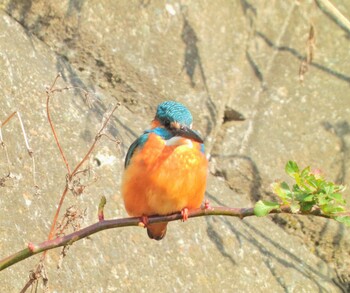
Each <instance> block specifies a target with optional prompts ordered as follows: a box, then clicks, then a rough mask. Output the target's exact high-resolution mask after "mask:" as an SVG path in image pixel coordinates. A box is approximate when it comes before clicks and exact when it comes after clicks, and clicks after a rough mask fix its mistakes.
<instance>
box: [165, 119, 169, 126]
mask: <svg viewBox="0 0 350 293" xmlns="http://www.w3.org/2000/svg"><path fill="white" fill-rule="evenodd" d="M164 126H165V127H167V128H168V127H170V121H169V120H168V119H166V120H165V121H164Z"/></svg>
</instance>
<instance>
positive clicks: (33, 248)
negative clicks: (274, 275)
mask: <svg viewBox="0 0 350 293" xmlns="http://www.w3.org/2000/svg"><path fill="white" fill-rule="evenodd" d="M270 214H293V213H292V211H291V209H290V207H289V206H281V207H280V208H279V209H275V210H272V211H270ZM214 215H215V216H231V217H238V218H240V219H243V218H245V217H250V216H254V208H228V207H208V208H207V209H202V208H199V209H194V210H190V211H189V213H188V217H189V218H195V217H202V216H214ZM298 215H313V216H319V217H324V218H332V216H330V215H325V214H323V213H322V211H321V210H320V209H314V210H312V211H310V212H307V213H298ZM347 215H349V214H347ZM176 220H182V215H181V213H175V214H171V215H168V216H152V217H149V218H148V221H149V224H153V223H160V222H172V221H176ZM127 226H140V218H137V217H133V218H123V219H113V220H100V221H98V222H97V223H95V224H92V225H90V226H88V227H85V228H83V229H81V230H79V231H76V232H73V233H71V234H68V235H66V236H63V237H58V238H56V239H52V240H48V241H44V242H41V243H39V244H33V243H30V244H29V245H28V247H27V248H25V249H23V250H21V251H18V252H17V253H15V254H13V255H11V256H9V257H7V258H5V259H3V260H1V261H0V271H1V270H4V269H5V268H7V267H9V266H12V265H14V264H16V263H18V262H20V261H22V260H24V259H26V258H28V257H31V256H33V255H35V254H38V253H40V252H44V251H48V250H50V249H53V248H57V247H61V246H65V245H71V244H72V243H74V242H76V241H78V240H81V239H83V238H86V237H88V236H90V235H92V234H95V233H97V232H100V231H103V230H107V229H113V228H121V227H127Z"/></svg>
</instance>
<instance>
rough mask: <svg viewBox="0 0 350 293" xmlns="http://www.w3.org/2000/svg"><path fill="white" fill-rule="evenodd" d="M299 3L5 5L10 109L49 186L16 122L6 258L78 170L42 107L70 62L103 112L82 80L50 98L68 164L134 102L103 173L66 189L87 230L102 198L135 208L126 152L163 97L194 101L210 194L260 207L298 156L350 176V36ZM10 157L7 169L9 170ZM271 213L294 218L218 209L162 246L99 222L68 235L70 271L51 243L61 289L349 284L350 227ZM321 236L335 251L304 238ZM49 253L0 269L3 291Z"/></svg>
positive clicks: (172, 233) (115, 209) (42, 227)
mask: <svg viewBox="0 0 350 293" xmlns="http://www.w3.org/2000/svg"><path fill="white" fill-rule="evenodd" d="M310 2H311V1H310ZM300 3H301V4H300V5H297V2H292V1H289V2H288V1H281V2H278V3H276V5H270V4H269V2H267V1H255V2H253V1H252V2H251V3H249V2H247V1H240V2H239V1H233V2H228V1H224V0H221V1H196V2H191V3H187V5H181V4H180V3H178V2H175V1H169V2H167V3H166V4H165V3H163V2H162V1H123V2H122V1H104V2H102V3H101V2H93V1H61V2H60V4H54V3H49V4H48V3H47V2H46V1H27V2H26V1H3V4H0V5H2V6H0V7H1V8H3V10H4V11H6V12H7V13H8V14H10V15H11V16H8V15H7V14H5V13H4V12H2V13H1V15H0V31H1V32H2V33H0V65H1V66H0V68H1V70H0V91H1V98H0V104H1V107H0V109H1V110H0V115H1V116H0V119H1V121H3V119H5V118H6V117H7V116H8V115H9V114H10V113H12V112H13V111H14V110H19V111H20V112H21V114H22V118H23V121H24V124H25V127H26V129H27V132H28V136H29V139H30V143H31V145H32V148H33V149H34V152H35V158H36V177H37V178H36V180H37V183H38V186H39V189H38V190H37V189H36V188H34V187H33V179H32V165H31V160H30V158H29V156H28V155H27V154H26V150H25V147H24V142H23V138H22V135H21V132H20V127H19V124H18V121H16V120H13V121H11V122H10V123H9V124H8V125H6V127H5V129H4V130H3V135H4V141H5V143H6V145H7V148H8V150H9V157H10V161H11V166H10V168H11V172H12V173H11V174H13V176H14V178H12V179H11V180H7V181H6V182H5V183H4V186H2V187H0V188H1V197H0V206H1V210H2V213H0V222H1V228H0V239H1V241H0V251H1V255H0V258H2V257H5V256H7V255H9V254H11V253H13V252H15V251H17V250H19V249H22V248H23V247H24V246H25V245H26V243H28V242H29V241H32V242H34V243H36V242H39V241H42V240H44V239H45V238H46V237H47V234H48V231H49V227H50V223H51V221H52V218H53V214H54V211H55V207H56V205H57V203H58V201H59V197H60V194H61V192H62V190H63V188H64V184H65V174H66V170H65V166H64V164H63V162H62V159H61V158H60V156H59V152H58V150H57V148H56V145H55V143H54V140H53V138H52V134H51V131H50V128H49V125H48V123H47V119H46V112H45V102H46V96H45V87H47V86H49V85H50V84H51V83H52V81H53V80H54V78H55V76H56V74H57V72H61V73H62V75H63V78H62V79H60V80H59V85H60V86H62V87H63V86H67V85H71V86H78V87H80V88H83V89H84V90H86V91H89V92H92V93H93V94H92V95H91V97H93V100H94V103H93V106H92V108H91V109H89V107H88V105H87V103H86V102H85V100H84V95H83V94H82V92H81V91H79V90H70V91H64V92H63V93H57V94H56V95H55V97H54V98H53V99H52V101H51V104H52V116H53V121H54V123H55V125H56V127H57V132H58V135H59V138H60V140H61V142H62V146H63V148H64V150H65V151H66V154H67V157H68V160H69V162H71V167H73V165H74V164H75V163H76V162H78V161H79V159H80V158H81V157H82V156H83V154H84V152H85V151H86V150H87V149H88V147H89V145H91V143H92V141H93V138H94V135H95V134H96V132H97V131H98V129H99V127H100V125H101V120H102V117H103V115H104V113H105V112H106V110H107V109H109V108H110V105H113V104H115V103H116V102H117V101H120V102H122V106H121V107H120V108H119V109H118V110H117V111H116V113H115V115H114V118H113V120H112V122H111V125H110V127H109V128H108V131H109V135H111V136H114V137H115V138H117V139H119V140H121V142H122V144H121V146H120V147H119V146H118V147H115V145H114V144H113V142H111V141H108V140H107V139H103V140H102V141H101V142H99V144H98V146H97V148H96V150H95V152H94V153H93V156H92V157H91V159H90V160H89V163H90V168H91V171H90V172H89V173H88V174H87V175H86V176H83V175H82V176H81V180H82V182H83V183H84V184H86V185H87V187H86V189H85V190H84V194H82V195H80V196H78V197H73V196H72V195H71V194H69V195H68V196H67V199H66V204H65V205H64V209H63V210H65V209H66V208H67V207H69V206H71V205H73V204H74V205H75V206H76V207H79V208H80V209H81V210H82V211H83V210H85V209H86V216H85V221H84V223H83V224H82V225H83V226H85V225H89V224H92V223H94V222H95V221H96V220H97V215H96V213H97V205H98V202H99V198H100V196H101V195H105V196H106V197H107V201H108V203H107V206H106V208H105V214H106V218H115V217H124V216H126V213H125V211H124V207H123V203H122V200H121V196H120V192H119V187H120V175H121V173H122V168H123V158H124V155H125V152H126V150H127V147H128V146H129V144H130V143H131V142H132V140H133V139H135V137H136V136H137V135H138V134H140V133H141V132H142V130H143V129H145V128H147V127H148V124H149V121H150V120H151V119H152V118H153V117H152V116H153V115H154V111H155V108H156V105H157V104H158V103H159V102H160V101H162V100H164V99H176V100H178V101H181V102H183V103H185V104H186V105H188V106H189V108H190V109H191V111H192V113H193V116H194V120H195V121H194V124H195V128H197V129H199V130H200V131H201V132H202V134H203V135H204V136H205V137H206V146H207V150H208V154H209V155H210V157H211V172H212V173H213V174H215V176H214V175H210V178H209V183H208V191H207V198H208V199H209V200H210V202H211V204H212V205H227V206H232V207H248V206H252V205H253V203H254V201H255V200H257V199H258V198H260V197H262V196H266V193H268V192H269V187H268V186H269V184H270V183H271V182H273V180H275V179H285V176H284V175H283V167H284V164H285V162H286V161H287V160H289V159H294V160H297V161H298V162H300V164H302V165H305V164H310V165H312V166H315V167H319V168H322V169H324V170H325V171H327V174H328V175H329V177H330V179H334V180H338V181H342V182H344V183H346V182H348V181H349V177H348V174H347V172H346V170H347V168H346V167H347V164H349V159H348V156H347V153H348V150H347V145H348V128H349V127H348V123H349V122H348V118H347V117H348V116H349V115H348V114H349V105H350V104H349V102H348V97H347V93H349V80H350V78H349V76H350V73H349V72H348V71H349V69H348V66H346V62H342V60H343V59H344V56H347V54H348V50H347V47H348V46H347V43H348V40H347V39H346V38H345V35H344V32H343V31H341V30H340V29H339V28H338V27H337V26H336V24H334V23H333V22H332V21H331V20H329V19H328V18H327V17H326V16H325V15H324V14H323V13H322V12H321V11H320V10H318V8H317V7H314V8H312V9H311V8H310V7H311V4H310V3H309V2H307V1H305V2H300ZM348 6H349V4H345V2H344V4H341V5H339V8H340V9H343V10H342V11H343V12H344V7H345V8H346V7H347V8H348V9H349V8H350V7H348ZM345 11H346V9H345ZM310 19H312V21H313V23H314V26H315V27H316V32H317V35H316V36H317V39H316V40H317V43H316V44H317V47H316V55H315V59H314V64H313V66H311V67H310V68H309V71H308V72H307V73H306V74H305V77H304V85H301V84H300V83H299V81H298V70H299V66H300V64H301V61H302V60H301V59H302V58H304V56H305V48H306V40H307V35H308V31H309V21H310ZM15 20H17V21H18V22H16V21H15ZM323 22H327V26H324V25H322V24H323ZM20 24H22V25H23V27H22V26H21V25H20ZM330 32H332V33H330ZM330 40H331V41H330ZM235 113H237V114H235ZM242 117H244V118H245V119H244V120H243V119H242ZM1 156H2V158H3V159H1V161H0V171H1V172H2V173H1V174H6V172H7V167H8V166H7V164H6V160H5V157H4V154H3V153H1ZM274 219H275V222H278V223H279V224H281V223H282V224H281V225H282V226H285V228H286V229H282V228H281V227H280V226H278V225H276V224H275V223H274V222H273V221H272V220H271V218H263V219H262V218H249V219H244V220H239V219H236V218H232V219H231V218H225V217H211V218H198V219H193V220H190V221H188V222H187V223H180V222H175V223H171V224H169V232H168V234H167V236H166V237H165V239H164V240H162V241H161V242H155V241H151V240H149V239H148V237H147V235H146V232H145V231H144V230H143V229H140V228H139V229H137V228H131V227H130V228H123V229H115V230H110V231H106V232H101V233H98V234H95V235H93V236H91V237H90V238H89V239H84V240H82V241H80V242H78V243H75V244H74V245H73V246H72V247H70V249H69V251H68V255H67V256H66V257H65V258H64V260H63V262H62V265H61V268H60V269H57V268H56V266H57V263H59V259H60V251H59V250H54V251H51V252H49V254H48V258H47V262H46V263H47V272H48V276H49V280H50V290H53V291H54V290H55V291H57V292H76V291H79V292H115V291H116V292H125V291H126V292H129V291H130V292H150V291H155V290H157V291H160V292H178V291H182V292H192V291H199V292H213V291H214V292H232V291H243V290H244V291H247V292H251V291H254V292H265V291H272V292H315V291H320V292H323V291H324V292H337V291H341V289H340V287H341V286H343V288H345V287H344V286H346V280H345V281H344V280H343V283H344V284H340V283H341V280H337V277H336V270H335V269H342V270H341V274H342V275H343V276H345V277H346V276H348V275H349V271H348V269H346V268H345V264H343V265H342V264H341V261H340V260H344V262H345V263H346V259H347V258H348V252H347V251H346V247H348V243H349V242H350V240H349V236H347V235H348V233H346V231H347V230H346V228H344V227H343V226H341V225H338V224H336V223H333V222H330V221H325V220H324V219H321V220H319V219H310V220H309V219H308V220H306V221H310V222H305V221H301V220H300V219H299V218H296V217H284V218H274ZM283 221H287V223H288V225H285V224H283V223H285V222H283ZM304 223H307V225H308V226H307V227H310V229H311V230H310V229H308V228H305V227H304ZM300 227H301V228H300ZM300 231H301V233H300ZM292 234H294V235H299V236H300V235H301V237H295V236H293V235H292ZM305 235H306V236H307V237H305ZM304 239H306V240H304ZM304 241H305V242H304ZM311 241H318V242H319V243H321V244H323V245H325V246H327V245H328V247H326V249H324V250H320V248H318V247H317V246H312V245H310V244H308V246H307V245H305V243H311ZM332 244H334V245H333V246H332ZM329 246H330V247H329ZM332 249H333V250H332ZM331 251H334V255H336V258H334V257H330V255H331V254H332V252H331ZM314 253H316V255H314ZM38 259H39V257H38V256H37V257H33V258H30V259H27V260H25V261H23V262H22V263H20V264H17V265H14V266H12V267H10V268H9V269H6V270H5V271H3V272H1V279H2V280H4V281H3V282H2V285H1V286H3V287H4V289H3V290H2V291H4V292H18V291H19V290H20V289H21V288H22V287H23V285H24V284H25V282H26V280H27V276H28V271H29V270H30V269H32V268H33V267H34V265H35V264H36V262H37V261H38ZM322 259H323V260H327V261H328V263H326V262H324V261H323V260H322ZM343 290H345V289H343Z"/></svg>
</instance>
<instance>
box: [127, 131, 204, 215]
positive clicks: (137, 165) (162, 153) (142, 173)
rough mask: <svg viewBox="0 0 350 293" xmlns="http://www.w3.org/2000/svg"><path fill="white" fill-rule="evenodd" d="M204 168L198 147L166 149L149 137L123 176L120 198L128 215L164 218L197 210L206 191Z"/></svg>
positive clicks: (151, 136) (202, 155)
mask: <svg viewBox="0 0 350 293" xmlns="http://www.w3.org/2000/svg"><path fill="white" fill-rule="evenodd" d="M207 167H208V162H207V159H206V157H205V155H204V154H203V153H202V152H201V151H200V144H199V143H197V142H193V143H192V145H188V144H184V145H180V146H166V145H165V142H164V141H163V140H162V139H161V138H160V137H159V136H157V135H156V134H154V133H152V134H150V136H149V138H148V140H147V142H146V143H145V145H144V146H143V148H142V149H140V150H136V151H135V153H134V155H133V157H132V159H131V162H130V164H129V165H128V167H127V168H126V170H125V172H124V176H123V182H122V194H123V198H124V203H125V208H126V210H127V212H128V214H129V215H131V216H141V215H146V216H149V215H154V214H158V215H165V214H170V213H173V212H176V211H180V210H182V209H183V208H188V209H193V208H198V207H199V206H200V205H201V202H202V200H203V197H204V192H205V188H206V179H207Z"/></svg>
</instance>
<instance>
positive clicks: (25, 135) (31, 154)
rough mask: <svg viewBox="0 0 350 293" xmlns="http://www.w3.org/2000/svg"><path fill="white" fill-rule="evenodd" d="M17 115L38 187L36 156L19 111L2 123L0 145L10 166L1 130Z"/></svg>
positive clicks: (0, 125) (0, 126)
mask: <svg viewBox="0 0 350 293" xmlns="http://www.w3.org/2000/svg"><path fill="white" fill-rule="evenodd" d="M16 114H17V117H18V120H19V124H20V126H21V130H22V134H23V138H24V143H25V145H26V149H27V152H28V154H29V156H30V157H31V158H32V169H33V182H34V186H37V185H36V180H35V159H34V155H33V150H32V148H31V147H30V145H29V141H28V137H27V134H26V131H25V129H24V124H23V121H22V118H21V114H20V113H19V112H18V111H15V112H13V113H12V114H11V115H9V116H8V117H7V118H6V119H5V121H4V122H1V123H0V145H2V146H3V147H4V149H5V153H6V158H7V163H8V165H10V159H9V156H8V153H7V149H6V145H5V143H4V140H3V136H2V131H1V128H3V127H4V126H5V125H6V124H7V123H8V122H9V121H10V120H11V119H12V118H13V117H14V116H15V115H16ZM9 173H10V167H9Z"/></svg>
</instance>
